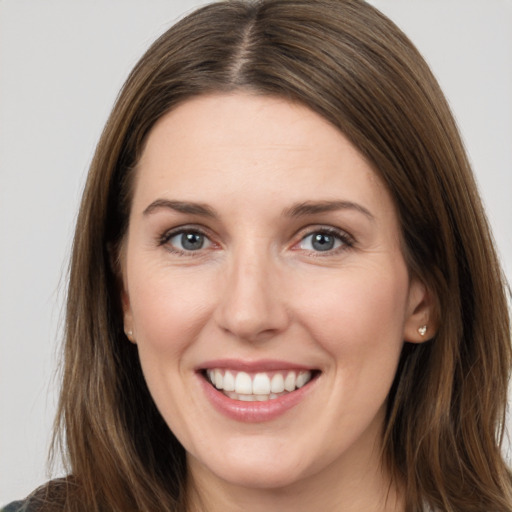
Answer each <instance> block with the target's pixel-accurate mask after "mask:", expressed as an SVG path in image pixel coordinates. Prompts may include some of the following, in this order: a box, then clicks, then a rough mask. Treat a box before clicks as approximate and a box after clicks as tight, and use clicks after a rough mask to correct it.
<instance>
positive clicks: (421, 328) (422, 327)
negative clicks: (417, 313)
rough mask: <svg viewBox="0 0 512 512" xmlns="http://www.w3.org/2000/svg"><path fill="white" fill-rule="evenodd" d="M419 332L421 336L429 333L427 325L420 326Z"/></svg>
mask: <svg viewBox="0 0 512 512" xmlns="http://www.w3.org/2000/svg"><path fill="white" fill-rule="evenodd" d="M418 332H419V333H420V336H425V334H426V333H427V326H426V325H422V326H421V327H418Z"/></svg>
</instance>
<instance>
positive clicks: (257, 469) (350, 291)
mask: <svg viewBox="0 0 512 512" xmlns="http://www.w3.org/2000/svg"><path fill="white" fill-rule="evenodd" d="M122 270H123V283H124V291H123V307H124V322H125V329H126V331H127V332H128V333H130V334H129V337H130V339H131V340H132V341H133V342H134V343H136V344H137V346H138V351H139V356H140V361H141V365H142V368H143V372H144V375H145V378H146V381H147V383H148V387H149V389H150V392H151V394H152V396H153V398H154V400H155V403H156V404H157V407H158V408H159V410H160V412H161V414H162V416H163V417H164V419H165V421H166V422H167V424H168V425H169V427H170V429H171V430H172V431H173V432H174V433H175V435H176V436H177V438H178V439H179V440H180V442H181V443H182V444H183V446H184V447H185V450H186V452H187V464H188V469H189V476H190V478H189V480H188V493H189V501H190V508H191V510H192V509H199V507H200V502H203V503H205V504H207V506H205V509H206V510H223V511H227V512H231V511H239V510H244V511H249V512H259V511H268V510H280V511H288V510H289V511H292V510H293V511H294V512H297V511H299V512H300V511H310V510H324V511H335V510H336V511H338V510H343V511H344V512H351V511H358V512H361V511H384V510H393V511H395V510H401V509H403V505H402V503H401V500H400V493H399V491H398V489H397V488H396V487H395V486H394V485H392V484H391V485H390V482H391V480H390V476H389V474H388V472H387V470H386V468H385V467H384V465H383V464H382V463H381V454H380V449H381V439H382V429H383V422H384V416H385V408H386V397H387V394H388V391H389V389H390V386H391V384H392V381H393V378H394V375H395V372H396V367H397V363H398V359H399V355H400V351H401V348H402V345H403V341H404V340H408V341H411V342H418V343H419V342H421V341H423V337H422V336H421V335H420V334H419V333H418V327H419V326H421V325H423V324H424V323H427V322H426V321H427V320H428V317H429V314H430V307H429V303H428V296H427V294H426V291H425V288H424V286H423V285H422V284H421V283H420V282H419V281H417V280H414V279H411V278H410V276H409V273H408V270H407V267H406V265H405V262H404V259H403V256H402V253H401V249H400V234H399V226H398V221H397V216H396V212H395V208H394V205H393V202H392V200H391V198H390V196H389V194H388V193H387V191H386V189H385V187H384V186H383V185H382V182H381V180H380V178H379V177H378V176H377V175H376V173H375V172H374V171H373V170H372V168H371V166H370V165H369V164H368V163H367V162H366V161H365V159H364V158H363V157H362V156H361V155H360V154H359V153H358V151H357V150H356V149H355V148H354V147H353V146H352V145H351V144H350V143H349V142H348V140H347V139H346V138H345V137H344V136H343V135H342V134H341V133H340V132H339V131H338V130H336V129H335V128H334V127H333V126H332V125H330V124H329V123H328V122H327V121H325V120H324V119H323V118H322V117H320V116H318V115H317V114H315V113H314V112H312V111H311V110H309V109H307V108H306V107H304V106H301V105H297V104H293V103H290V102H287V101H285V100H283V99H279V98H269V97H262V96H256V95H251V94H247V93H241V92H238V93H232V94H224V95H220V94H219V95H210V96H202V97H198V98H195V99H192V100H188V101H187V102H185V103H183V104H182V105H180V106H178V107H177V108H176V109H174V110H173V111H171V112H170V113H168V114H166V115H165V116H164V117H163V118H162V119H160V120H159V121H158V123H157V124H156V125H155V127H154V128H153V129H152V131H151V133H150V135H149V138H148V140H147V144H146V146H145V149H144V151H143V154H142V157H141V159H140V162H139V165H138V167H137V171H136V180H135V184H134V196H133V204H132V209H131V214H130V221H129V229H128V234H127V236H126V239H125V242H124V246H123V249H122ZM228 373H229V374H230V375H229V376H228V375H227V374H228ZM239 374H243V375H241V376H240V377H238V375H239ZM256 374H259V375H258V377H256ZM276 375H277V376H276ZM299 375H301V376H300V377H299ZM231 377H232V378H231ZM287 378H288V381H289V382H288V384H290V382H291V384H290V385H291V387H289V389H288V390H286V389H284V390H283V381H285V380H286V379H287ZM294 378H295V380H294ZM216 379H217V380H216ZM237 379H238V380H237ZM290 379H291V380H290ZM301 379H302V381H300V380H301ZM211 381H213V384H212V382H211ZM228 381H230V383H228ZM234 381H236V387H235V389H233V386H235V384H234V383H233V382H234ZM257 382H258V384H257ZM215 383H216V384H217V385H216V386H214V384H215ZM247 383H249V384H248V385H249V388H247ZM269 385H270V386H271V388H272V389H269V388H268V386H269ZM251 386H252V387H251ZM217 388H221V389H217ZM222 388H224V389H222ZM292 389H293V390H292ZM291 390H292V391H291ZM253 399H254V400H255V401H251V400H253Z"/></svg>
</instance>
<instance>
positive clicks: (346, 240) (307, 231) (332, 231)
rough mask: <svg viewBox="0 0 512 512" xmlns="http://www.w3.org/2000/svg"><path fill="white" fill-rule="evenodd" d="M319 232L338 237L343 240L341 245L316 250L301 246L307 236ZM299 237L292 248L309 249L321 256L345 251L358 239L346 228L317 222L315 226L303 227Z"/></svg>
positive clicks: (297, 249)
mask: <svg viewBox="0 0 512 512" xmlns="http://www.w3.org/2000/svg"><path fill="white" fill-rule="evenodd" d="M318 233H321V234H326V235H329V236H334V237H336V238H337V239H338V240H340V241H341V246H339V247H336V248H334V249H331V250H327V251H314V250H307V249H301V248H300V244H301V243H302V242H303V241H304V240H305V239H306V238H308V237H309V236H312V235H315V234H318ZM297 238H298V240H297V241H296V242H294V244H293V246H292V250H296V251H299V250H302V251H307V252H310V253H312V254H314V255H315V256H320V257H321V256H332V255H333V254H338V253H340V252H343V251H345V250H347V249H349V248H351V247H353V246H354V245H355V243H356V240H355V239H354V237H353V236H352V235H351V234H350V233H348V232H347V231H345V230H344V229H340V228H337V227H334V226H326V225H322V224H316V225H313V226H307V227H305V228H302V229H301V230H300V231H299V232H298V234H297Z"/></svg>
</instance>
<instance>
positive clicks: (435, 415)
mask: <svg viewBox="0 0 512 512" xmlns="http://www.w3.org/2000/svg"><path fill="white" fill-rule="evenodd" d="M237 89H244V90H250V91H253V92H255V93H257V94H264V95H265V94H267V95H274V96H276V95H277V96H280V97H285V98H288V99H290V100H292V101H298V102H301V103H302V104H304V105H306V106H308V107H309V108H311V109H312V110H314V111H315V112H317V113H319V114H320V115H321V116H323V117H324V118H326V119H327V120H329V121H330V122H331V123H332V124H333V125H334V126H336V127H338V128H339V129H340V130H341V131H342V132H343V133H344V134H345V135H346V136H347V137H348V138H349V139H350V140H351V141H352V143H353V144H354V145H355V146H356V147H357V148H358V149H359V151H360V152H361V153H362V154H363V155H364V156H365V157H366V158H367V159H368V161H369V162H370V163H371V164H372V165H373V167H374V169H375V172H377V173H378V174H379V176H381V178H382V179H383V181H384V182H385V183H386V185H387V187H388V189H389V191H390V193H391V195H392V197H393V199H394V202H395V204H396V208H397V211H398V216H399V220H400V224H401V229H402V238H403V251H404V255H405V257H406V261H407V263H408V266H409V269H410V272H411V274H412V275H415V276H417V277H419V278H420V279H422V280H423V281H424V283H425V284H426V285H427V287H428V289H429V290H430V293H432V296H433V297H435V300H436V302H437V308H436V309H437V315H438V324H439V328H438V329H437V333H436V335H435V337H434V339H432V340H431V341H429V342H427V343H423V344H420V345H410V344H408V343H405V344H404V348H403V352H402V356H401V359H400V363H399V369H398V372H397V375H396V378H395V382H394V384H393V387H392V389H391V392H390V396H389V400H388V414H387V421H386V425H385V432H384V454H383V458H384V462H385V463H386V464H388V465H389V467H390V469H391V471H392V473H393V475H394V477H395V478H396V479H397V480H399V481H400V482H403V484H404V488H405V500H406V509H407V511H410V512H415V511H420V510H424V507H431V508H434V509H438V510H444V511H461V512H462V511H464V512H468V511H490V510H493V511H510V510H512V505H511V503H512V499H511V494H512V493H511V481H510V477H509V473H508V469H507V467H506V465H505V463H504V461H503V459H502V456H501V453H500V442H501V434H502V428H503V420H504V411H505V406H506V388H507V383H508V377H509V369H510V363H511V349H510V325H509V315H508V310H507V303H506V295H505V286H504V278H503V276H502V274H501V271H500V266H499V263H498V260H497V257H496V254H495V251H494V248H493V241H492V238H491V235H490V232H489V228H488V225H487V221H486V218H485V215H484V212H483V210H482V206H481V201H480V199H479V196H478V192H477V189H476V186H475V183H474V179H473V176H472V173H471V170H470V166H469V164H468V160H467V158H466V155H465V152H464V149H463V145H462V143H461V140H460V137H459V134H458V131H457V128H456V126H455V123H454V121H453V118H452V115H451V113H450V110H449V108H448V106H447V103H446V101H445V99H444V97H443V94H442V92H441V90H440V89H439V86H438V84H437V82H436V80H435V78H434V77H433V75H432V74H431V72H430V70H429V68H428V66H427V65H426V64H425V62H424V61H423V59H422V58H421V56H420V55H419V53H418V52H417V50H416V49H415V48H414V46H413V45H412V44H411V42H410V41H409V40H408V39H407V37H406V36H405V35H404V34H403V33H402V32H401V31H400V30H399V29H398V28H397V27H396V26H395V25H394V24H393V23H392V22H391V21H389V20H388V19H387V18H385V17H384V16H383V15H382V14H380V13H379V12H378V11H377V10H376V9H374V8H373V7H371V6H369V5H368V4H366V3H365V2H363V1H362V0H316V1H311V0H261V1H253V2H251V1H227V2H220V3H216V4H212V5H209V6H206V7H203V8H201V9H199V10H197V11H196V12H194V13H193V14H191V15H189V16H188V17H186V18H184V19H183V20H181V21H180V22H179V23H177V24H176V25H175V26H174V27H172V28H171V29H170V30H169V31H167V32H166V33H165V34H164V35H162V36H161V37H160V38H159V39H158V40H157V41H156V42H155V43H154V44H153V46H152V47H151V48H150V49H149V50H148V52H147V53H146V54H145V55H144V56H143V57H142V59H141V60H140V62H139V63H138V64H137V65H136V67H135V69H134V70H133V72H132V73H131V75H130V76H129V78H128V80H127V82H126V84H125V85H124V87H123V90H122V91H121V94H120V96H119V98H118V100H117V102H116V105H115V107H114V109H113V111H112V114H111V116H110V118H109V120H108V122H107V125H106V127H105V130H104V132H103V135H102V137H101V139H100V141H99V144H98V147H97V151H96V154H95V157H94V160H93V162H92V165H91V169H90V172H89V176H88V180H87V184H86V187H85V191H84V194H83V199H82V204H81V208H80V213H79V217H78V221H77V227H76V233H75V239H74V245H73V255H72V260H71V268H70V281H69V292H68V303H67V321H66V340H65V366H64V374H63V386H62V393H61V398H60V405H59V411H58V419H57V423H56V429H57V437H56V439H58V434H59V433H61V434H62V437H61V439H62V440H63V441H62V442H63V445H64V447H63V449H64V451H65V452H66V453H67V457H68V462H69V469H70V473H71V474H72V477H70V478H68V479H66V480H64V481H63V482H60V483H57V484H55V485H54V486H52V488H51V489H50V490H51V492H52V493H56V494H55V495H56V496H57V495H59V496H61V499H62V500H64V501H65V503H66V504H65V509H66V510H87V511H99V510H119V511H129V510H141V511H155V510H158V511H178V510H184V509H185V507H186V503H185V497H184V495H183V483H184V481H185V478H186V465H185V453H184V450H183V448H182V446H181V445H180V444H179V442H178V441H177V440H176V439H175V437H174V435H173V434H172V432H171V431H170V430H169V428H168V427H167V425H166V424H165V422H164V421H163V419H162V418H161V416H160V415H159V413H158V411H157V410H156V407H155V405H154V403H153V401H152V399H151V396H150V394H149V392H148V390H147V387H146V385H145V382H144V378H143V376H142V372H141V368H140V365H139V361H138V356H137V351H136V347H135V346H134V345H133V344H131V343H129V342H128V340H127V339H126V337H125V334H124V332H123V323H122V314H121V307H120V297H119V288H118V276H117V263H116V261H117V260H116V258H117V251H118V248H119V244H120V242H121V241H122V239H123V236H124V233H125V230H126V227H127V222H128V216H129V210H130V201H131V193H132V184H133V181H134V180H133V175H134V173H135V172H136V171H135V170H134V169H135V166H136V163H137V161H138V159H139V157H140V155H141V152H142V150H143V147H144V142H145V140H146V138H147V136H148V133H149V132H150V130H151V128H152V126H153V125H154V124H155V122H156V121H157V120H158V119H159V118H160V117H162V115H164V114H165V113H166V112H168V111H169V110H170V109H172V108H173V107H175V106H176V105H177V104H179V103H181V102H183V101H185V100H186V99H187V98H190V97H193V96H196V95H200V94H205V93H209V92H227V91H233V90H237ZM48 496H49V494H48ZM55 499H57V498H55ZM50 501H51V500H50ZM61 506H62V504H61Z"/></svg>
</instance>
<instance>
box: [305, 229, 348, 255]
mask: <svg viewBox="0 0 512 512" xmlns="http://www.w3.org/2000/svg"><path fill="white" fill-rule="evenodd" d="M343 245H350V244H349V243H348V241H347V240H346V237H344V236H343V235H341V234H338V233H330V232H328V231H316V232H314V233H310V234H309V235H307V236H305V237H304V238H303V239H302V240H301V241H300V244H299V247H300V248H301V249H303V250H306V251H315V252H327V251H333V250H335V249H338V248H339V247H341V246H343Z"/></svg>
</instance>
